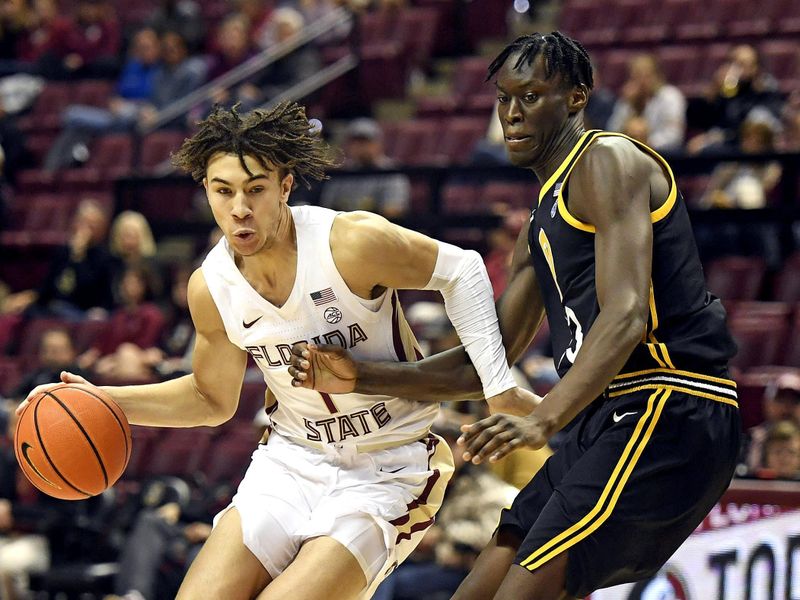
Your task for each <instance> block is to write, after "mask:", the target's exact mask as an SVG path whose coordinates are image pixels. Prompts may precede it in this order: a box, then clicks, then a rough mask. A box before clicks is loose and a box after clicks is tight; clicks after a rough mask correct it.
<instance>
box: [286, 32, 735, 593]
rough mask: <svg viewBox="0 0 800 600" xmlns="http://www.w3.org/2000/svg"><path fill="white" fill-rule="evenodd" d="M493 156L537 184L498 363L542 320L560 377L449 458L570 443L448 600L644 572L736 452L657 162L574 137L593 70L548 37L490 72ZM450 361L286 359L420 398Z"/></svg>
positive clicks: (696, 273)
mask: <svg viewBox="0 0 800 600" xmlns="http://www.w3.org/2000/svg"><path fill="white" fill-rule="evenodd" d="M489 76H490V78H491V79H493V80H494V81H495V83H496V86H497V98H498V102H499V108H498V114H499V117H500V122H501V123H502V127H503V131H504V134H505V142H506V147H507V150H508V154H509V156H510V158H511V160H512V162H513V163H514V164H515V165H518V166H521V167H525V168H530V169H532V170H533V171H534V172H535V173H536V175H537V177H538V178H539V180H540V181H541V182H542V189H541V192H540V194H539V197H538V198H531V204H532V208H533V210H532V212H531V219H530V223H529V226H528V227H527V228H525V230H524V231H523V232H522V234H521V235H520V238H519V240H518V242H517V248H516V252H515V256H514V260H513V266H512V276H511V279H510V283H509V286H508V289H507V290H506V292H505V294H504V296H503V297H502V299H501V300H500V301H499V303H498V314H499V318H500V327H501V330H502V332H503V337H504V342H505V346H506V350H507V354H508V358H509V360H511V361H514V360H516V359H517V358H518V357H519V356H520V354H521V353H522V352H523V351H524V349H525V348H526V347H527V345H528V344H529V342H530V341H531V339H532V337H533V335H534V334H535V333H536V330H537V329H538V327H539V324H540V323H541V321H542V318H543V317H544V316H545V314H546V316H547V319H548V322H549V324H550V330H551V335H552V342H553V349H554V360H555V363H556V368H557V369H558V372H559V374H560V375H561V377H562V379H561V381H560V382H559V383H558V384H557V385H556V386H555V387H554V388H553V390H552V391H551V392H550V393H549V394H547V395H546V396H545V397H544V398H543V399H542V401H541V403H540V404H539V406H538V407H537V408H536V409H535V410H534V411H533V412H532V413H531V414H529V415H528V416H525V417H514V416H509V415H504V414H495V415H493V416H491V417H489V418H487V419H484V420H483V421H480V422H478V423H476V424H474V425H472V426H469V427H465V429H464V433H463V435H462V438H461V443H462V444H463V445H464V447H465V458H466V459H468V460H472V461H473V462H475V463H479V462H481V461H484V460H497V459H498V458H500V457H502V456H504V455H505V454H507V453H508V452H509V451H511V450H513V449H514V448H518V447H522V446H529V447H533V448H539V447H541V446H543V445H544V444H545V443H546V442H547V440H548V439H549V438H550V437H551V436H552V435H553V434H554V433H555V432H557V431H559V430H560V429H562V428H563V427H564V426H565V425H567V424H568V423H570V422H571V421H573V420H575V423H574V424H573V426H572V427H571V428H570V429H569V431H568V433H567V435H566V441H565V442H564V443H563V444H562V446H561V448H560V449H559V451H558V452H556V454H554V455H553V456H552V457H551V458H550V460H549V461H548V462H547V463H546V464H545V466H544V467H543V468H542V470H541V471H540V472H539V473H538V474H537V475H536V476H535V477H534V478H533V479H532V480H531V482H530V483H529V484H528V485H527V486H526V487H525V488H524V489H523V490H522V491H521V492H520V494H519V496H518V497H517V499H516V500H515V502H514V504H513V505H512V506H511V507H510V508H509V509H507V510H504V511H503V513H502V515H501V517H500V524H499V526H498V529H497V532H496V534H495V536H494V537H493V539H492V541H491V542H490V543H489V545H488V546H487V548H485V549H484V551H483V553H482V554H481V556H480V558H479V559H478V561H477V563H476V565H475V567H474V569H473V571H472V573H471V574H470V575H469V576H468V577H467V579H466V580H465V581H464V583H463V584H462V585H461V587H460V588H459V590H458V592H457V593H456V596H455V597H456V598H458V599H460V600H461V599H474V600H484V599H486V598H496V599H503V600H510V599H512V598H513V599H523V598H524V599H529V600H555V599H563V598H576V597H578V598H581V597H584V596H586V595H588V594H590V593H591V592H592V591H594V590H596V589H598V588H602V587H607V586H611V585H615V584H619V583H624V582H630V581H636V580H639V579H644V578H646V577H649V576H651V575H653V574H654V573H655V572H656V571H657V570H658V569H659V568H660V567H661V566H662V565H663V564H664V562H665V561H666V560H667V559H668V558H669V557H670V556H671V555H672V553H673V552H674V551H675V550H676V549H677V548H678V546H680V544H681V543H682V542H683V541H684V540H685V539H686V538H687V537H688V536H689V534H690V533H691V532H692V531H693V530H694V529H695V527H696V526H697V525H698V524H699V523H700V521H701V520H702V519H703V517H704V516H705V515H706V514H707V513H708V511H709V510H710V509H711V507H712V506H713V505H714V503H715V502H716V501H717V500H718V499H719V497H720V495H721V494H722V493H723V491H724V490H725V489H726V487H727V485H728V483H729V481H730V478H731V475H732V473H733V469H734V465H735V460H736V455H737V452H738V449H739V436H740V421H739V414H738V405H737V396H736V385H735V384H734V383H733V382H732V381H731V380H730V379H729V376H728V371H727V363H728V360H729V359H730V358H731V356H733V354H734V353H735V351H736V348H735V344H734V343H733V341H732V339H731V336H730V334H729V332H728V330H727V327H726V324H725V311H724V309H723V308H722V305H721V304H720V302H719V300H718V299H716V298H714V297H713V296H712V295H711V294H709V293H708V291H707V290H706V288H705V282H704V279H703V272H702V268H701V265H700V260H699V258H698V255H697V250H696V247H695V243H694V239H693V236H692V231H691V226H690V223H689V218H688V215H687V212H686V206H685V204H684V202H683V199H682V197H681V195H680V193H679V192H678V190H677V188H676V184H675V178H674V176H673V174H672V171H671V170H670V167H669V165H668V164H667V163H666V162H665V161H664V159H662V158H661V157H660V156H658V155H657V154H656V153H655V152H654V151H652V150H651V149H650V148H648V147H647V146H645V145H643V144H641V143H638V142H635V141H633V140H631V139H629V138H626V137H625V136H622V135H620V134H613V133H609V132H601V131H588V132H587V131H585V130H584V127H583V109H584V107H585V106H586V103H587V100H588V98H589V95H590V92H591V89H592V68H591V65H590V61H589V57H588V56H587V54H586V52H585V50H584V49H583V47H582V46H581V45H580V44H579V43H577V42H576V41H574V40H571V39H569V38H567V37H566V36H564V35H562V34H560V33H558V32H554V33H552V34H549V35H541V34H534V35H529V36H524V37H521V38H518V39H517V40H515V41H514V42H513V43H512V44H511V45H509V46H508V47H507V48H506V49H505V50H504V51H503V52H502V53H501V54H500V55H499V56H498V57H497V59H496V60H495V61H494V62H493V63H492V65H491V67H490V69H489ZM465 356H466V355H465V354H464V352H463V350H459V349H456V350H454V351H450V352H448V353H444V354H440V355H437V356H434V357H431V358H429V359H426V360H423V361H420V362H418V363H413V364H406V365H401V364H391V365H389V364H383V363H375V364H369V363H355V362H353V361H352V360H351V359H350V358H349V356H348V355H347V354H346V353H345V352H343V351H337V350H334V349H332V348H321V347H316V346H311V347H308V348H305V347H297V348H296V349H295V361H294V366H293V367H292V368H291V369H290V370H291V372H292V374H293V376H294V377H295V382H294V385H302V386H306V387H312V386H313V387H315V388H316V389H320V390H323V391H327V392H342V391H351V390H353V389H355V390H356V391H359V392H363V393H389V391H391V393H394V394H398V395H400V396H402V397H406V398H414V399H419V400H443V399H455V398H463V397H465V396H467V395H469V394H472V397H475V392H476V391H477V390H478V389H479V385H478V380H477V378H476V376H475V374H474V372H473V370H472V369H471V368H470V366H469V365H468V363H467V361H466V359H465Z"/></svg>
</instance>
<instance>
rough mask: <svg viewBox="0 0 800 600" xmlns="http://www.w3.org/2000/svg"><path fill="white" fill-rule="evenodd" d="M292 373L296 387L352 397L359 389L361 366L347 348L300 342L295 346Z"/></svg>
mask: <svg viewBox="0 0 800 600" xmlns="http://www.w3.org/2000/svg"><path fill="white" fill-rule="evenodd" d="M289 374H290V375H291V376H292V385H293V386H294V387H304V388H307V389H310V390H317V391H318V392H326V393H328V394H349V393H350V392H352V391H354V390H355V388H356V381H357V380H358V367H357V364H356V362H355V361H354V360H353V357H352V356H350V353H349V352H348V351H347V350H345V349H344V348H341V347H339V346H331V345H322V346H319V345H317V344H306V343H305V342H300V343H298V344H295V345H294V346H292V366H290V367H289Z"/></svg>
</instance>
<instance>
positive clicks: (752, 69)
mask: <svg viewBox="0 0 800 600" xmlns="http://www.w3.org/2000/svg"><path fill="white" fill-rule="evenodd" d="M782 103H783V101H782V98H781V94H780V92H779V90H778V82H777V81H776V79H775V78H774V77H773V76H772V75H770V74H769V73H767V72H766V71H765V70H764V69H763V67H762V65H761V62H760V58H759V55H758V52H757V51H756V49H755V48H754V47H753V46H750V45H749V44H740V45H738V46H735V47H734V48H733V49H732V50H731V53H730V56H729V57H728V60H727V61H726V62H725V63H724V64H723V65H721V66H720V68H719V69H718V70H717V72H716V73H715V75H714V80H713V82H712V84H711V87H710V88H709V90H708V93H707V97H706V99H705V102H704V103H701V105H700V106H699V107H698V108H697V109H696V111H694V112H695V113H696V114H697V116H695V117H694V120H695V121H697V123H694V125H699V126H702V128H703V129H708V131H706V132H705V133H701V134H699V135H697V136H695V137H694V138H692V139H691V140H689V143H688V144H687V146H686V147H687V150H688V151H689V152H690V153H692V154H696V153H698V152H713V151H725V150H730V149H732V148H736V146H737V145H738V142H739V132H740V129H741V126H742V123H744V121H745V120H746V119H747V117H748V115H749V114H750V112H751V111H752V110H753V109H754V108H757V107H761V108H762V109H766V110H767V111H769V112H770V113H772V115H773V116H775V117H776V118H779V117H780V112H781V106H782Z"/></svg>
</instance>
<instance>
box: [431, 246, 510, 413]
mask: <svg viewBox="0 0 800 600" xmlns="http://www.w3.org/2000/svg"><path fill="white" fill-rule="evenodd" d="M437 243H438V244H439V255H438V257H437V259H436V267H434V269H433V275H432V276H431V280H430V281H429V282H428V285H426V286H425V289H426V290H439V291H440V292H441V294H442V296H443V297H444V306H445V309H446V310H447V316H448V317H449V318H450V321H451V322H452V323H453V326H454V327H455V329H456V333H458V337H459V338H461V342H462V343H463V344H464V348H465V349H466V350H467V354H469V358H470V360H471V361H472V364H473V366H474V367H475V370H476V371H477V372H478V376H479V377H480V378H481V384H482V385H483V394H484V396H485V397H486V398H491V397H492V396H496V395H497V394H499V393H501V392H504V391H506V390H509V389H511V388H514V387H517V384H516V382H515V381H514V377H513V376H512V375H511V370H510V369H509V367H508V360H507V359H506V350H505V348H504V347H503V339H502V336H501V335H500V328H499V326H498V323H497V313H496V312H495V309H494V294H493V292H492V284H491V283H490V281H489V275H488V274H487V273H486V266H485V265H484V264H483V259H482V258H481V256H480V254H478V253H477V252H475V251H474V250H462V249H461V248H458V247H457V246H453V245H452V244H446V243H444V242H437Z"/></svg>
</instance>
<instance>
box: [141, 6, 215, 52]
mask: <svg viewBox="0 0 800 600" xmlns="http://www.w3.org/2000/svg"><path fill="white" fill-rule="evenodd" d="M147 25H148V26H149V27H152V28H153V29H155V31H156V33H158V35H159V36H162V35H164V34H165V33H167V32H168V31H174V32H176V33H178V34H179V35H180V36H181V37H182V38H183V39H184V40H185V41H186V46H187V48H188V49H189V53H190V54H195V53H197V52H199V51H200V50H202V49H203V44H204V43H205V34H206V29H205V24H204V23H203V14H202V12H201V10H200V5H199V4H198V3H197V2H195V1H194V0H161V1H160V2H159V5H158V6H157V7H156V9H155V10H154V11H153V13H152V15H151V16H150V19H148V21H147Z"/></svg>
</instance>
